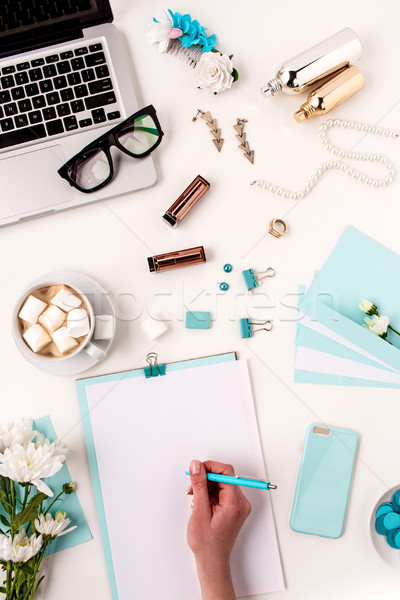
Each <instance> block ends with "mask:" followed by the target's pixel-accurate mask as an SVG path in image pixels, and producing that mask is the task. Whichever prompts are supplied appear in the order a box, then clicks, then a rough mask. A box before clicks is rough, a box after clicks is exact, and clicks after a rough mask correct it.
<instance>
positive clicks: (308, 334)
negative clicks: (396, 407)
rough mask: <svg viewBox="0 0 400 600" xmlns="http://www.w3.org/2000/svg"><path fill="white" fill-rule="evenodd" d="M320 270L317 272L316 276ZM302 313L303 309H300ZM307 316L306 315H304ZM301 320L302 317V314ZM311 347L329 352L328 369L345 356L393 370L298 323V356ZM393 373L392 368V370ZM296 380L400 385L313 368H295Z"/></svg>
mask: <svg viewBox="0 0 400 600" xmlns="http://www.w3.org/2000/svg"><path fill="white" fill-rule="evenodd" d="M317 274H318V272H317V273H316V275H317ZM305 292H306V286H304V285H300V286H299V288H298V295H299V304H300V302H301V298H302V297H303V296H304V295H305ZM299 312H300V311H299ZM303 316H304V315H303ZM300 319H301V317H300ZM299 347H300V348H308V349H311V350H316V351H318V352H323V353H324V354H326V363H327V371H328V370H329V367H328V365H329V363H330V361H331V360H332V359H333V358H334V357H339V358H343V359H346V360H350V361H353V362H355V363H358V364H360V365H365V366H367V367H371V368H373V369H380V370H382V371H383V372H384V373H386V372H388V371H390V370H389V369H386V368H385V367H383V366H382V365H380V364H379V363H377V362H375V361H373V360H372V359H370V358H368V357H366V356H364V355H362V354H360V353H358V352H357V351H355V350H353V349H351V348H348V347H347V346H345V345H343V344H341V343H339V342H338V341H336V340H333V339H331V338H330V337H328V336H326V335H324V334H322V333H320V332H318V331H315V330H313V329H311V328H310V327H309V326H306V325H303V324H302V322H301V320H299V321H298V323H297V333H296V356H297V352H298V349H299ZM390 372H393V371H390ZM294 381H295V382H296V383H312V384H325V385H347V386H358V387H363V386H364V387H374V388H375V387H380V388H399V387H400V384H396V383H388V382H383V381H374V380H373V379H365V378H360V377H355V376H354V377H349V376H348V375H343V374H339V373H337V374H332V373H329V372H326V373H321V372H316V371H312V370H306V369H303V368H302V369H300V368H296V367H295V370H294Z"/></svg>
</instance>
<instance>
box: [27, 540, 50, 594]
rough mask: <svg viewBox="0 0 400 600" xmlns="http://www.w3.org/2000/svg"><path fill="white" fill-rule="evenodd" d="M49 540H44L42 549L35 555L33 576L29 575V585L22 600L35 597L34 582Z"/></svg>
mask: <svg viewBox="0 0 400 600" xmlns="http://www.w3.org/2000/svg"><path fill="white" fill-rule="evenodd" d="M49 543H50V542H49V540H46V541H45V542H44V544H43V546H42V549H41V550H40V552H39V553H38V554H37V555H36V556H37V559H36V564H35V568H34V570H33V574H32V575H31V578H30V581H29V584H28V591H27V593H26V594H25V598H24V599H23V600H32V598H33V597H34V595H35V581H36V576H37V574H38V571H39V567H40V565H41V563H42V560H43V557H44V553H45V552H46V548H47V546H48V545H49Z"/></svg>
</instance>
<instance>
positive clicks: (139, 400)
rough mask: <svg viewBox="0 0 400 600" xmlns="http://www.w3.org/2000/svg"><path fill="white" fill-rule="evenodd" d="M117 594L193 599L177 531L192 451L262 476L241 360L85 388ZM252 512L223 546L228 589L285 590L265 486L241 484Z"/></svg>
mask: <svg viewBox="0 0 400 600" xmlns="http://www.w3.org/2000/svg"><path fill="white" fill-rule="evenodd" d="M86 394H87V400H88V406H89V410H90V417H91V423H92V431H93V438H94V445H95V449H96V457H97V463H98V469H99V475H100V481H101V488H102V494H103V501H104V508H105V513H106V516H107V528H108V533H109V538H110V546H111V553H112V557H113V564H114V571H115V576H116V582H117V589H118V597H119V600H131V599H132V598H138V599H139V598H140V600H154V599H155V598H157V599H158V598H159V599H161V598H162V600H197V599H199V598H200V588H199V584H198V580H197V576H196V570H195V562H194V558H193V555H192V553H191V551H190V549H189V547H188V545H187V541H186V529H187V523H188V520H189V518H190V515H191V507H190V505H191V500H192V498H191V497H189V496H186V495H185V490H186V488H187V486H188V484H189V478H188V477H187V476H186V475H185V471H186V470H187V469H188V466H189V462H190V460H191V459H192V458H194V457H198V458H199V459H200V460H207V459H213V460H217V461H220V462H226V463H232V464H233V465H234V466H235V469H236V472H237V474H239V475H242V476H253V477H258V478H262V479H264V478H265V469H264V463H263V457H262V451H261V445H260V439H259V433H258V428H257V422H256V416H255V410H254V404H253V398H252V392H251V386H250V380H249V374H248V369H247V364H246V362H245V361H234V362H228V363H223V364H214V365H210V366H200V367H195V368H188V369H184V370H179V371H174V372H169V373H168V372H167V374H166V375H165V376H163V377H155V378H151V379H145V378H144V377H137V378H133V379H124V380H121V381H120V382H118V383H116V382H106V383H99V384H94V385H93V384H92V385H90V386H87V387H86ZM245 493H246V495H247V497H248V498H249V500H250V502H251V504H252V507H253V510H252V513H251V515H250V517H249V518H248V519H247V521H246V523H245V525H244V527H243V529H242V531H241V533H240V535H239V538H238V540H237V542H236V545H235V548H234V551H233V554H232V562H231V565H232V573H233V579H234V584H235V589H236V593H237V595H240V596H243V595H251V594H258V593H263V592H268V591H278V590H282V589H284V582H283V575H282V568H281V563H280V558H279V551H278V544H277V539H276V533H275V527H274V522H273V516H272V510H271V502H270V494H271V493H273V492H268V491H264V490H255V489H250V488H246V490H245Z"/></svg>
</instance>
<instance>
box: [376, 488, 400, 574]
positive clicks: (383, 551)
mask: <svg viewBox="0 0 400 600" xmlns="http://www.w3.org/2000/svg"><path fill="white" fill-rule="evenodd" d="M398 489H400V484H399V485H396V486H395V487H393V488H391V489H390V490H388V491H387V492H385V493H384V494H383V496H381V498H379V500H378V502H377V503H376V504H375V506H374V509H373V511H372V514H371V519H370V524H369V528H370V534H371V540H372V543H373V545H374V548H375V550H376V551H377V553H378V554H379V556H380V557H381V558H382V559H383V560H384V561H385V562H386V563H387V564H388V565H390V566H391V567H393V569H396V571H400V550H396V549H395V548H392V547H391V546H389V544H388V543H387V541H386V536H384V535H380V534H379V533H378V532H377V531H376V529H375V521H376V517H375V513H376V511H377V509H378V506H380V505H381V504H382V502H391V500H392V496H393V494H394V493H395V492H396V491H397V490H398Z"/></svg>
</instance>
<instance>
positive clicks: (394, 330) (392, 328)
mask: <svg viewBox="0 0 400 600" xmlns="http://www.w3.org/2000/svg"><path fill="white" fill-rule="evenodd" d="M388 329H390V330H391V331H393V333H397V335H400V333H399V332H398V331H396V329H394V327H392V326H391V325H388Z"/></svg>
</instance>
